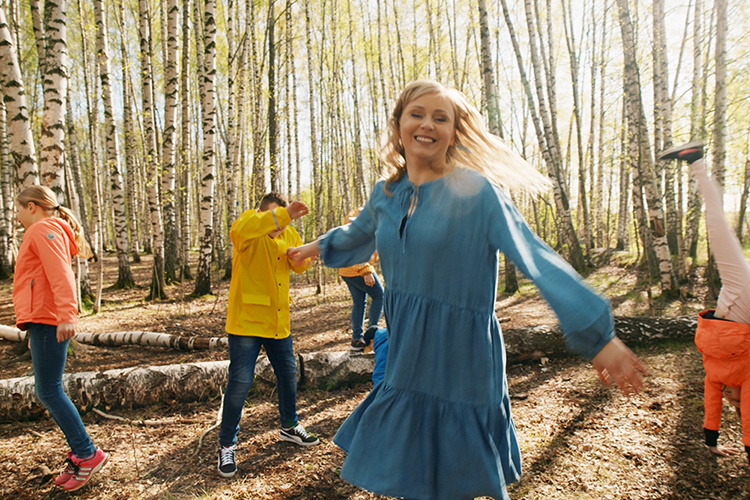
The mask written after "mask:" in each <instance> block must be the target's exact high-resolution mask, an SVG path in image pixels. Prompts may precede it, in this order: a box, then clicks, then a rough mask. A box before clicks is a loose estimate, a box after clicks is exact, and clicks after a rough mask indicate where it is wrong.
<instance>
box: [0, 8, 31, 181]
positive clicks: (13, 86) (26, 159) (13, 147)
mask: <svg viewBox="0 0 750 500" xmlns="http://www.w3.org/2000/svg"><path fill="white" fill-rule="evenodd" d="M0 89H1V90H2V95H3V102H4V104H5V111H6V116H7V120H8V122H7V131H8V132H7V135H8V142H9V148H10V157H11V158H12V162H13V170H14V172H13V176H14V178H15V183H16V185H17V186H18V187H21V188H25V187H28V186H31V185H32V184H39V170H38V168H37V162H36V157H35V153H34V137H33V136H32V133H31V121H30V120H29V109H28V107H27V104H26V91H25V87H24V84H23V77H22V76H21V68H20V67H19V65H18V53H17V52H16V49H15V43H14V40H13V36H12V35H11V32H10V29H9V26H8V23H7V21H6V19H5V9H4V8H2V7H0Z"/></svg>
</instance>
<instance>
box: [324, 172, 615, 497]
mask: <svg viewBox="0 0 750 500" xmlns="http://www.w3.org/2000/svg"><path fill="white" fill-rule="evenodd" d="M383 182H384V181H380V182H378V183H377V184H376V186H375V187H374V189H373V192H372V195H371V197H370V199H369V200H368V202H367V204H366V205H365V208H364V210H363V211H362V213H361V214H360V215H359V216H358V217H357V219H356V220H355V221H354V222H352V223H351V224H349V225H347V226H343V227H339V228H335V229H332V230H331V231H329V232H328V233H326V234H325V235H324V236H323V237H322V238H321V239H320V241H319V245H320V250H321V253H320V255H321V258H322V259H323V261H324V262H325V264H326V265H327V266H329V267H344V266H349V265H352V264H356V263H358V262H365V261H367V259H368V258H369V257H370V255H372V253H373V252H374V251H375V250H376V249H377V251H378V254H379V255H380V262H381V267H382V271H383V276H384V278H385V283H386V287H385V318H386V323H387V327H388V344H389V351H388V358H387V362H386V369H385V378H384V379H383V381H382V382H381V383H380V384H378V385H376V386H375V387H374V388H373V390H372V391H371V392H370V394H369V395H368V396H367V397H366V398H365V400H364V401H363V402H362V403H361V404H360V405H359V406H358V407H357V408H356V409H355V410H354V412H352V414H351V415H350V416H349V418H347V420H346V421H345V422H344V423H343V424H342V425H341V428H340V429H339V431H338V432H337V434H336V436H335V438H334V442H335V443H336V444H337V445H338V446H339V447H340V448H342V449H343V450H344V451H346V452H347V457H346V459H345V461H344V464H343V466H342V468H341V477H342V478H343V479H344V480H346V481H348V482H350V483H352V484H355V485H357V486H360V487H362V488H364V489H366V490H369V491H372V492H374V493H377V494H380V495H387V496H392V497H404V498H409V499H418V500H463V499H473V498H475V497H478V496H490V497H494V498H503V499H505V498H508V496H507V493H506V491H505V485H506V484H507V483H510V482H515V481H517V480H518V478H519V476H520V474H521V458H520V451H519V448H518V442H517V441H516V434H515V427H514V425H513V419H512V418H511V414H510V401H509V397H508V385H507V381H506V378H505V347H504V345H503V337H502V333H501V331H500V325H499V323H498V321H497V318H496V316H495V312H494V306H495V297H496V289H497V273H498V255H497V252H498V250H499V251H501V252H503V253H504V254H505V255H506V257H508V258H510V259H511V260H512V261H513V263H514V264H515V265H516V266H517V268H518V269H519V270H520V271H521V272H523V273H524V274H525V275H526V276H527V277H529V278H530V279H531V280H532V281H533V282H534V283H535V284H536V286H537V287H538V288H539V290H540V291H541V293H542V295H543V297H544V298H545V300H546V301H547V302H548V303H549V304H550V306H551V307H552V309H553V310H554V311H555V313H556V314H557V316H558V318H559V321H560V327H561V329H562V330H563V332H564V334H565V338H566V342H567V345H568V347H569V349H570V350H571V351H573V352H576V353H579V354H581V355H583V356H585V357H587V358H589V359H590V358H593V356H594V355H595V354H596V353H597V352H599V350H600V349H601V348H602V347H604V345H605V344H606V343H607V342H608V341H609V340H611V339H612V337H613V336H614V331H613V320H612V314H611V309H610V305H609V302H608V301H607V300H606V299H605V298H603V297H602V296H600V295H599V294H597V293H596V292H595V291H593V290H592V289H591V288H589V287H588V286H587V285H586V284H585V283H583V281H582V279H581V277H580V276H579V275H578V274H577V273H576V272H575V270H573V268H572V267H570V266H569V265H568V264H567V263H566V262H565V261H564V260H563V259H562V258H561V257H560V256H559V255H557V254H556V253H555V252H554V251H553V250H552V249H551V248H550V247H549V246H547V245H546V244H545V243H544V242H543V241H541V240H540V239H539V238H538V237H537V236H536V235H535V234H534V233H533V232H532V231H531V229H530V228H529V226H528V225H527V224H526V222H525V221H524V219H523V217H522V216H521V214H520V213H519V212H518V210H517V209H516V208H515V206H514V205H513V203H512V202H511V200H510V199H509V197H508V196H507V195H506V194H505V193H504V192H503V191H502V190H501V189H500V188H498V187H496V186H494V185H493V184H491V183H490V182H489V181H488V180H487V179H486V178H485V177H483V176H481V175H480V174H478V173H476V172H474V171H472V170H468V169H464V168H455V169H454V170H453V171H451V173H449V174H447V175H445V176H443V177H441V178H438V179H435V180H432V181H429V182H426V183H423V184H421V185H420V186H415V185H413V184H412V183H411V182H410V181H409V180H408V178H407V176H402V178H401V179H400V180H398V181H396V182H392V183H389V185H388V189H389V190H390V191H391V195H390V196H389V195H387V194H386V193H385V192H384V189H383V187H384V186H383ZM412 198H413V199H414V204H415V208H414V211H413V213H412V214H411V215H410V216H407V213H408V211H409V206H410V201H411V200H412Z"/></svg>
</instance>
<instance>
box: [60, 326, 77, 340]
mask: <svg viewBox="0 0 750 500" xmlns="http://www.w3.org/2000/svg"><path fill="white" fill-rule="evenodd" d="M75 334H76V327H75V325H74V324H73V323H60V324H59V325H57V341H58V342H65V341H66V340H68V339H71V338H73V336H74V335H75Z"/></svg>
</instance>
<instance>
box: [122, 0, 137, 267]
mask: <svg viewBox="0 0 750 500" xmlns="http://www.w3.org/2000/svg"><path fill="white" fill-rule="evenodd" d="M123 3H124V0H119V1H118V3H117V4H118V9H119V13H120V16H119V19H118V26H119V28H120V36H121V40H120V42H121V43H120V53H121V56H122V73H123V76H122V107H123V111H122V124H123V143H124V145H125V169H126V171H127V184H126V187H125V192H126V193H127V198H128V219H129V221H130V235H131V237H130V241H129V243H130V248H131V249H132V253H131V255H132V256H133V262H135V263H139V262H140V261H141V253H140V244H139V241H138V233H139V232H138V227H139V225H140V220H139V218H138V204H137V203H136V196H135V190H136V188H135V170H136V168H137V165H136V158H137V154H138V153H137V150H136V134H137V131H136V130H137V128H136V123H135V120H134V119H133V102H132V99H131V95H132V94H131V88H132V85H131V81H130V73H129V69H128V68H129V67H130V63H129V61H130V57H129V56H128V51H127V44H126V40H125V27H124V25H123V21H122V20H123V19H124V7H123Z"/></svg>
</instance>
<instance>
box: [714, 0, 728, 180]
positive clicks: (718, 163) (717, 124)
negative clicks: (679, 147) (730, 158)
mask: <svg viewBox="0 0 750 500" xmlns="http://www.w3.org/2000/svg"><path fill="white" fill-rule="evenodd" d="M714 6H715V8H716V51H715V54H714V57H715V67H716V70H715V71H716V76H715V82H716V90H715V91H714V120H713V129H712V131H711V146H712V147H711V175H712V176H713V177H714V178H715V179H716V181H717V182H718V183H719V184H720V185H722V186H723V185H724V174H725V165H724V161H725V156H726V148H725V143H726V134H725V132H726V131H725V129H726V124H727V53H726V51H727V49H726V45H727V38H726V37H727V0H715V3H714Z"/></svg>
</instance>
